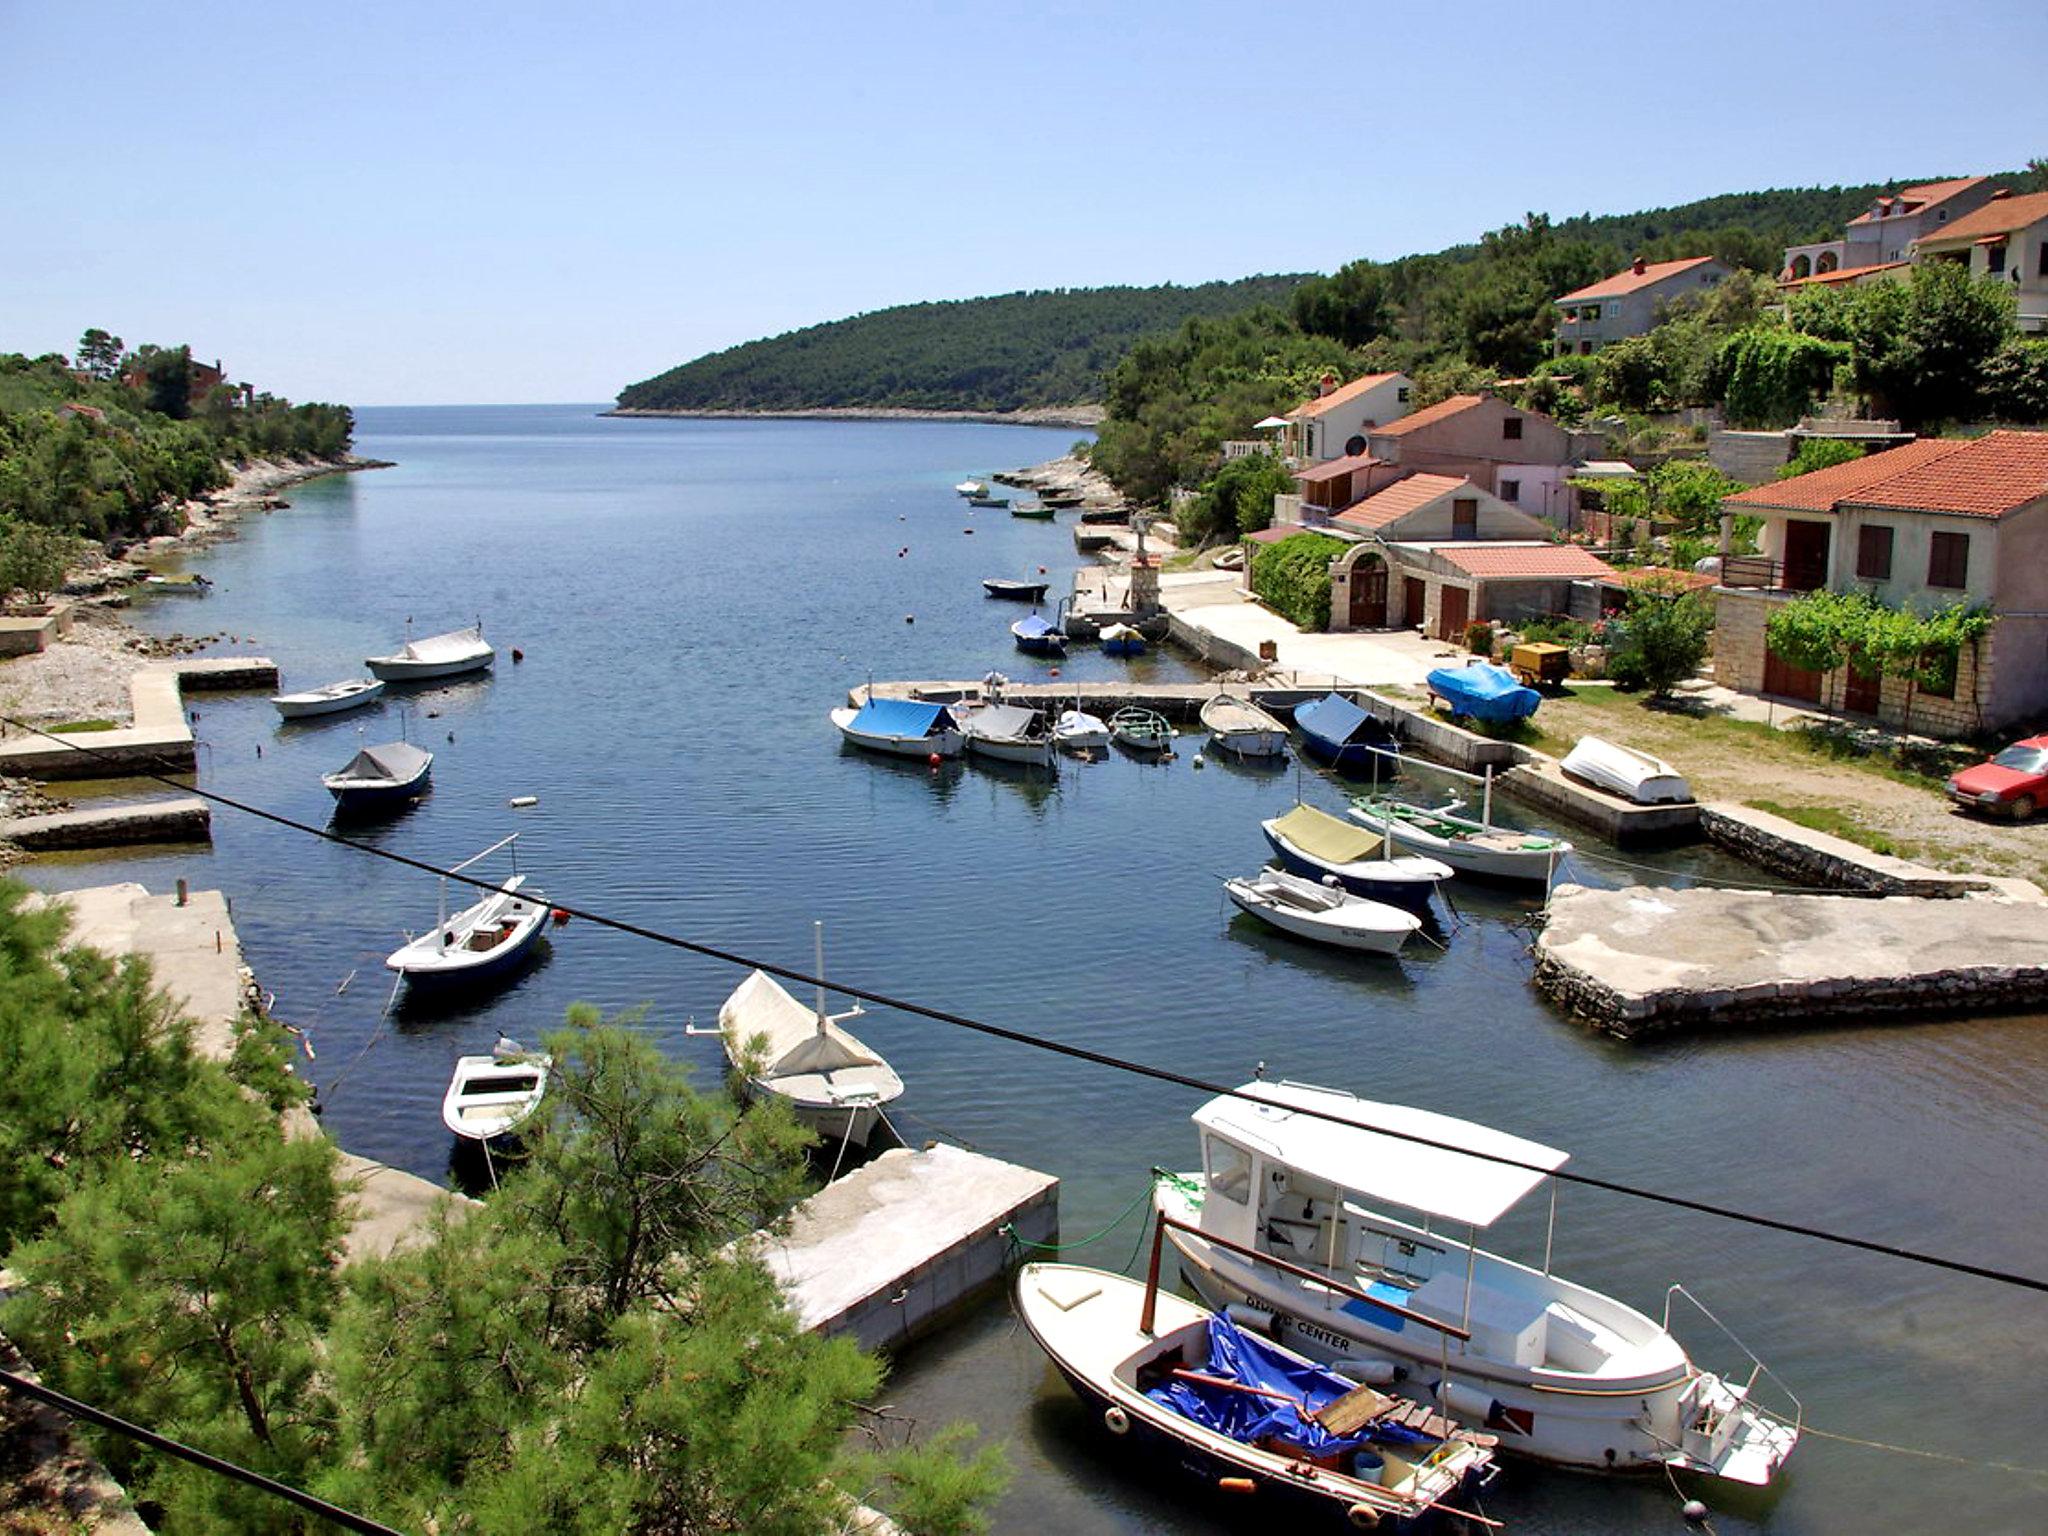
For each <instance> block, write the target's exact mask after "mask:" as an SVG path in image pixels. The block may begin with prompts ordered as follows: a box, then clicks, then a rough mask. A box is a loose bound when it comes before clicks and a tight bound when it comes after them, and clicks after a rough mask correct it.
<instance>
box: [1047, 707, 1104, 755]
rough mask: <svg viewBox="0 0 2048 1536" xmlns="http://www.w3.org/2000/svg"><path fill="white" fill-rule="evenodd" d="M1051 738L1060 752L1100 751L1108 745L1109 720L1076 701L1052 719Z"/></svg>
mask: <svg viewBox="0 0 2048 1536" xmlns="http://www.w3.org/2000/svg"><path fill="white" fill-rule="evenodd" d="M1052 739H1053V742H1054V743H1055V744H1056V745H1057V746H1058V747H1059V749H1060V750H1061V751H1062V752H1100V751H1101V750H1102V749H1103V748H1105V747H1107V746H1108V745H1109V722H1107V721H1106V720H1104V719H1103V718H1102V717H1101V716H1100V715H1091V714H1089V713H1088V711H1087V710H1085V709H1083V708H1081V706H1080V705H1079V704H1078V703H1077V704H1076V705H1075V706H1074V707H1073V708H1072V709H1063V710H1061V711H1060V716H1059V718H1058V719H1057V720H1055V721H1053V723H1052Z"/></svg>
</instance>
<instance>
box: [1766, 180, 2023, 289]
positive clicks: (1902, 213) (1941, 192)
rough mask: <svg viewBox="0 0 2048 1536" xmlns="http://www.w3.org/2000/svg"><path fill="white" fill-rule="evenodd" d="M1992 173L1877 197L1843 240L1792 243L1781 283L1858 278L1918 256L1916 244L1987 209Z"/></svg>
mask: <svg viewBox="0 0 2048 1536" xmlns="http://www.w3.org/2000/svg"><path fill="white" fill-rule="evenodd" d="M1996 190H1997V189H1996V188H1994V187H1993V186H1992V184H1991V180H1990V178H1989V177H1986V176H1958V177H1956V178H1954V179H1953V180H1950V181H1930V182H1925V183H1923V184H1922V185H1920V186H1917V187H1907V188H1905V189H1904V190H1902V191H1899V192H1891V193H1887V194H1885V195H1883V196H1881V197H1878V198H1876V199H1874V200H1873V201H1872V202H1871V205H1870V206H1869V207H1868V208H1867V209H1865V210H1864V211H1863V212H1862V213H1859V214H1858V215H1857V216H1856V217H1855V218H1853V219H1851V220H1850V221H1849V224H1848V227H1847V228H1846V229H1845V230H1843V232H1842V238H1841V239H1839V240H1822V241H1818V242H1815V243H1813V244H1810V245H1794V246H1788V247H1787V248H1786V250H1785V267H1784V271H1783V272H1782V273H1781V274H1780V277H1779V281H1780V282H1788V283H1789V282H1795V281H1797V280H1798V279H1800V278H1806V277H1826V276H1829V275H1830V274H1838V275H1839V276H1838V280H1841V281H1853V280H1856V279H1858V278H1861V277H1863V276H1867V275H1869V273H1870V272H1871V269H1873V268H1878V267H1887V266H1894V265H1897V264H1899V263H1903V262H1908V261H1911V260H1912V259H1913V243H1914V242H1915V241H1916V240H1919V239H1922V238H1923V237H1926V236H1929V235H1934V234H1937V233H1938V232H1940V231H1941V230H1942V229H1943V228H1944V227H1945V226H1946V225H1948V224H1950V223H1951V222H1953V221H1955V220H1957V219H1960V218H1962V217H1964V216H1965V215H1966V214H1969V213H1971V212H1973V211H1974V210H1976V209H1978V208H1981V207H1982V206H1983V205H1984V204H1985V203H1987V202H1989V201H1990V200H1991V198H1992V197H1993V196H1994V195H1996Z"/></svg>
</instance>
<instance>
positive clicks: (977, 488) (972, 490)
mask: <svg viewBox="0 0 2048 1536" xmlns="http://www.w3.org/2000/svg"><path fill="white" fill-rule="evenodd" d="M953 489H954V490H955V491H957V492H958V493H959V494H960V495H962V496H986V495H987V494H988V482H987V481H986V480H962V481H961V482H960V483H959V484H958V485H956V486H954V487H953Z"/></svg>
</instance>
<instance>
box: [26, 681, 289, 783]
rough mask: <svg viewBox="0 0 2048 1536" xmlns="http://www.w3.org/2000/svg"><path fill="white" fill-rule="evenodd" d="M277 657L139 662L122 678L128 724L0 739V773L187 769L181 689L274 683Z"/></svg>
mask: <svg viewBox="0 0 2048 1536" xmlns="http://www.w3.org/2000/svg"><path fill="white" fill-rule="evenodd" d="M276 686H277V663H276V662H274V661H272V660H271V659H270V658H269V657H267V656H214V657H207V658H204V659H200V660H193V659H186V660H182V661H169V662H164V663H162V664H160V665H157V666H150V667H143V668H140V669H139V670H138V671H137V672H136V673H135V675H134V677H133V678H132V679H131V680H130V681H129V685H128V692H129V697H130V698H131V699H132V700H133V701H134V710H135V719H134V723H133V724H132V725H127V726H123V727H121V728H120V729H118V730H112V731H91V732H85V733H81V734H79V735H78V737H77V740H76V742H75V744H74V743H73V742H71V741H65V740H52V739H51V738H50V737H49V736H30V737H25V738H21V739H18V740H14V741H6V742H0V774H10V775H15V776H18V777H21V778H29V779H105V778H114V777H118V776H119V775H120V774H121V772H122V771H123V770H124V769H127V768H142V769H147V770H149V771H151V772H154V773H186V772H190V771H191V770H192V768H193V766H194V764H195V762H196V753H195V752H194V750H193V746H192V727H191V726H190V725H189V724H188V723H187V721H186V719H185V700H184V690H186V689H188V688H190V689H202V688H205V689H214V690H227V689H236V688H275V687H276Z"/></svg>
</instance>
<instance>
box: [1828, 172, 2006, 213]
mask: <svg viewBox="0 0 2048 1536" xmlns="http://www.w3.org/2000/svg"><path fill="white" fill-rule="evenodd" d="M1983 179H1984V178H1983V177H1982V176H1958V177H1956V178H1954V179H1953V180H1951V181H1924V182H1922V183H1921V184H1920V185H1919V186H1917V187H1905V188H1902V189H1900V190H1899V191H1897V192H1894V193H1893V194H1892V195H1891V196H1889V197H1880V198H1879V199H1878V202H1880V203H1898V204H1900V205H1902V206H1901V207H1900V209H1899V213H1914V212H1917V211H1918V210H1919V209H1922V208H1931V207H1933V206H1934V204H1936V203H1945V202H1947V201H1948V200H1949V199H1950V198H1952V197H1954V196H1955V195H1956V194H1957V193H1958V192H1961V191H1962V190H1964V189H1965V188H1966V187H1974V186H1976V185H1977V183H1978V182H1980V181H1982V180H1983ZM1898 216H1899V214H1898V213H1894V214H1890V215H1887V217H1890V218H1894V219H1895V218H1897V217H1898ZM1883 222H1884V220H1883V219H1881V218H1879V217H1878V216H1877V215H1876V214H1875V213H1859V214H1857V215H1856V217H1855V218H1853V219H1851V220H1850V221H1849V223H1850V224H1851V225H1856V224H1882V223H1883Z"/></svg>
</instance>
